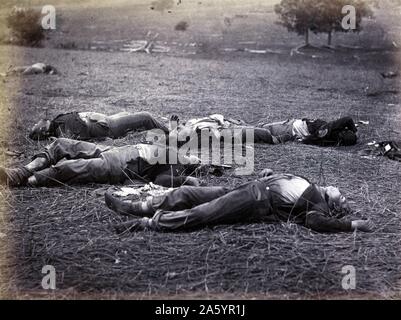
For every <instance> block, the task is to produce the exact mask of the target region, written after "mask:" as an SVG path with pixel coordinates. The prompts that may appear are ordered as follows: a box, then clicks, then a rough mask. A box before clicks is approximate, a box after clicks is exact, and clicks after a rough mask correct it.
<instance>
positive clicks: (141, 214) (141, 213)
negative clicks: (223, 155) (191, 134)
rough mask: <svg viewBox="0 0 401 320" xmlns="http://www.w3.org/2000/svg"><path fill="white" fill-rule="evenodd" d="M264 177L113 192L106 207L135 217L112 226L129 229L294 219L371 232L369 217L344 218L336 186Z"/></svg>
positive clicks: (325, 228)
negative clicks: (160, 191)
mask: <svg viewBox="0 0 401 320" xmlns="http://www.w3.org/2000/svg"><path fill="white" fill-rule="evenodd" d="M263 175H264V177H263V178H261V179H259V180H256V181H253V182H249V183H246V184H244V185H242V186H240V187H238V188H235V189H231V188H228V187H224V186H221V187H219V186H216V187H193V186H184V187H180V188H177V189H173V190H172V191H170V192H168V193H166V194H165V195H162V196H155V197H149V198H148V199H146V201H139V202H125V201H122V200H121V199H120V198H119V197H117V196H116V195H115V194H114V193H113V192H112V191H108V192H106V194H105V201H106V204H107V206H108V207H109V208H111V209H112V210H114V211H116V212H117V213H120V214H124V215H132V216H136V218H135V219H133V220H131V221H128V222H126V223H123V224H119V225H116V226H115V228H116V230H117V232H119V233H121V232H125V231H127V230H130V231H135V230H146V229H149V230H155V231H181V230H188V229H194V228H202V227H206V226H211V225H216V224H232V223H241V222H279V221H283V222H293V223H297V224H300V225H303V226H305V227H306V228H310V229H312V230H315V231H318V232H349V231H353V230H356V229H358V230H361V231H366V232H368V231H371V230H372V229H373V225H372V223H371V222H370V221H365V220H355V221H350V220H346V219H344V217H346V216H347V215H348V214H349V213H350V207H349V205H348V203H347V200H346V199H345V197H344V196H343V195H342V194H341V192H340V191H339V189H337V188H335V187H321V186H318V185H315V184H313V183H311V182H310V181H308V180H307V179H305V178H303V177H300V176H296V175H291V174H273V172H272V171H271V170H265V171H264V172H263Z"/></svg>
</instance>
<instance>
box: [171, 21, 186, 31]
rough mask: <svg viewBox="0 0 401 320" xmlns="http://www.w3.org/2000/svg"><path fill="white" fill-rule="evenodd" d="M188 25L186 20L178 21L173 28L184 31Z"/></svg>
mask: <svg viewBox="0 0 401 320" xmlns="http://www.w3.org/2000/svg"><path fill="white" fill-rule="evenodd" d="M188 27H189V23H188V22H186V21H180V22H178V23H177V24H176V25H175V27H174V29H175V30H177V31H185V30H187V29H188Z"/></svg>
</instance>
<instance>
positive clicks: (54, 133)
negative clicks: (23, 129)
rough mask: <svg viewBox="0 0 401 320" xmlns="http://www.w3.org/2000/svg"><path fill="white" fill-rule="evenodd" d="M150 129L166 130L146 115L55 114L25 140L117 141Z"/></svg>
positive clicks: (122, 113)
mask: <svg viewBox="0 0 401 320" xmlns="http://www.w3.org/2000/svg"><path fill="white" fill-rule="evenodd" d="M151 129H161V130H162V131H163V132H165V133H168V128H167V127H166V126H165V125H164V124H163V123H162V122H161V121H159V120H157V119H156V118H155V117H154V116H152V115H151V114H150V113H148V112H135V113H129V112H120V113H117V114H113V115H110V116H108V115H105V114H102V113H97V112H69V113H63V114H59V115H58V116H57V117H55V118H54V119H52V120H48V119H42V120H40V121H39V122H37V123H36V124H35V125H34V126H33V127H32V129H31V130H30V132H29V138H31V139H33V140H44V139H48V138H50V137H66V138H71V139H76V140H90V139H102V138H107V137H108V138H113V139H117V138H121V137H123V136H125V135H126V134H127V133H129V132H135V131H136V132H139V131H145V130H151Z"/></svg>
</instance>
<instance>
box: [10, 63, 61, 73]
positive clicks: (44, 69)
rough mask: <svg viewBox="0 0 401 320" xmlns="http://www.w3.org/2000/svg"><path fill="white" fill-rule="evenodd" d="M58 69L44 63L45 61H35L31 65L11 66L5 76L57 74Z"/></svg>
mask: <svg viewBox="0 0 401 320" xmlns="http://www.w3.org/2000/svg"><path fill="white" fill-rule="evenodd" d="M57 73H58V71H57V69H56V68H55V67H53V66H51V65H49V64H45V63H41V62H39V63H35V64H33V65H31V66H20V67H11V68H10V69H9V70H7V72H6V74H5V75H6V76H12V75H22V76H28V75H34V74H50V75H52V74H57Z"/></svg>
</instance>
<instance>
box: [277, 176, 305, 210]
mask: <svg viewBox="0 0 401 320" xmlns="http://www.w3.org/2000/svg"><path fill="white" fill-rule="evenodd" d="M309 186H310V183H309V182H308V181H307V180H305V179H304V178H301V177H298V176H294V175H290V174H282V175H279V176H277V177H276V178H273V179H272V180H271V181H270V183H269V189H272V191H274V192H277V193H279V194H280V196H281V198H282V199H283V200H284V202H286V203H289V204H295V203H296V202H297V201H298V200H299V198H300V197H301V196H302V194H303V193H304V192H305V190H306V189H307V188H308V187H309Z"/></svg>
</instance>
